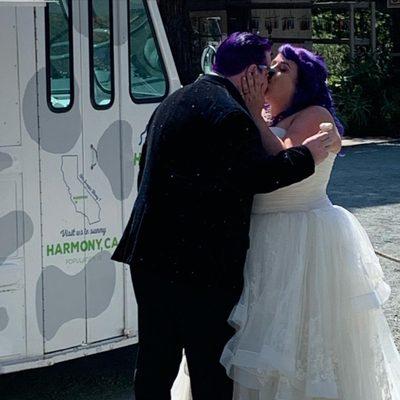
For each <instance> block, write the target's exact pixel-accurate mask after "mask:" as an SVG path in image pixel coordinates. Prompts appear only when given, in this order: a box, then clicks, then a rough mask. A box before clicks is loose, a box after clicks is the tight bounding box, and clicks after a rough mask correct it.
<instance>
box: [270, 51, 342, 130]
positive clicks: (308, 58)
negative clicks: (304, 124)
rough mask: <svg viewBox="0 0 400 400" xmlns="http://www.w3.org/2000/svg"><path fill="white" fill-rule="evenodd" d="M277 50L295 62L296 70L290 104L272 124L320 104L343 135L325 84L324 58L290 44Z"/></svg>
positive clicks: (326, 73) (326, 74)
mask: <svg viewBox="0 0 400 400" xmlns="http://www.w3.org/2000/svg"><path fill="white" fill-rule="evenodd" d="M278 51H279V53H281V54H282V55H283V56H284V57H285V58H286V59H288V60H291V61H293V62H295V63H296V65H297V69H298V72H297V83H296V90H295V93H294V96H293V100H292V104H291V105H290V107H289V108H287V109H286V110H285V111H283V112H282V113H280V114H279V115H277V116H276V117H275V118H274V120H273V124H276V123H277V122H279V121H280V120H282V119H284V118H286V117H288V116H290V115H293V114H294V113H296V112H298V111H300V110H303V109H304V108H306V107H309V106H321V107H324V108H326V109H327V110H328V111H329V112H330V113H331V114H332V117H333V119H334V121H335V124H336V127H337V129H338V131H339V133H340V134H341V135H343V133H344V128H343V125H342V123H341V122H340V120H339V119H338V117H337V115H336V110H335V106H334V102H333V98H332V92H331V91H330V89H329V87H328V84H327V78H328V69H327V66H326V64H325V61H324V59H323V58H322V57H321V56H319V55H317V54H314V53H312V52H311V51H308V50H306V49H304V48H301V47H294V46H291V45H290V44H284V45H283V46H281V47H280V48H279V50H278Z"/></svg>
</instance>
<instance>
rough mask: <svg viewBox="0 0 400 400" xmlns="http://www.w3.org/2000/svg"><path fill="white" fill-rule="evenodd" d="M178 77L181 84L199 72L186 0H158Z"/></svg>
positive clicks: (190, 80) (186, 82)
mask: <svg viewBox="0 0 400 400" xmlns="http://www.w3.org/2000/svg"><path fill="white" fill-rule="evenodd" d="M158 6H159V9H160V13H161V17H162V19H163V22H164V26H165V30H166V33H167V37H168V41H169V44H170V47H171V51H172V55H173V57H174V60H175V65H176V67H177V70H178V74H179V78H180V80H181V83H182V84H183V85H186V84H188V83H191V82H193V81H194V80H195V79H196V78H197V77H198V75H199V73H200V66H199V65H197V64H196V63H195V62H194V60H196V59H197V58H196V57H194V48H193V42H194V34H193V30H192V25H191V22H190V15H189V9H188V4H187V1H186V0H158Z"/></svg>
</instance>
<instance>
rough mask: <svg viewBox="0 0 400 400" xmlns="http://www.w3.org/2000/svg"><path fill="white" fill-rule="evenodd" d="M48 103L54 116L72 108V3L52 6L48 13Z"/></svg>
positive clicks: (68, 1)
mask: <svg viewBox="0 0 400 400" xmlns="http://www.w3.org/2000/svg"><path fill="white" fill-rule="evenodd" d="M45 19H46V21H45V24H46V80H47V103H48V105H49V107H50V109H51V110H52V111H54V112H65V111H68V110H69V109H70V108H71V107H72V104H73V98H74V79H73V76H74V74H73V58H72V1H71V0H59V1H58V2H54V3H49V4H48V5H47V6H46V10H45Z"/></svg>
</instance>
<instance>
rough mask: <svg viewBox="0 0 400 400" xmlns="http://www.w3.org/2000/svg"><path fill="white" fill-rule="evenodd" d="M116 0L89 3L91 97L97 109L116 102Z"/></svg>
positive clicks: (97, 0) (98, 0)
mask: <svg viewBox="0 0 400 400" xmlns="http://www.w3.org/2000/svg"><path fill="white" fill-rule="evenodd" d="M112 6H113V5H112V0H89V51H90V98H91V102H92V105H93V107H94V108H97V109H106V108H109V107H111V106H112V103H113V101H114V51H113V16H112Z"/></svg>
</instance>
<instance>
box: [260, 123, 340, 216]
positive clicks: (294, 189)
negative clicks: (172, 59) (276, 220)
mask: <svg viewBox="0 0 400 400" xmlns="http://www.w3.org/2000/svg"><path fill="white" fill-rule="evenodd" d="M271 130H272V131H273V132H274V134H275V135H277V136H278V137H281V138H282V137H283V136H284V135H285V133H286V131H285V130H284V129H283V128H279V127H273V128H271ZM335 158H336V154H334V153H329V156H328V158H327V159H326V160H325V161H324V162H322V163H321V164H319V165H318V166H316V168H315V173H314V174H313V175H311V176H310V177H308V178H307V179H305V180H303V181H301V182H298V183H294V184H293V185H290V186H287V187H284V188H282V189H278V190H276V191H274V192H272V193H265V194H258V195H256V196H255V197H254V203H253V211H252V212H253V214H264V213H269V212H281V211H308V210H311V209H314V208H321V207H324V206H327V205H330V204H331V203H330V201H329V199H328V196H327V194H326V188H327V186H328V182H329V178H330V175H331V171H332V167H333V164H334V162H335Z"/></svg>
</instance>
